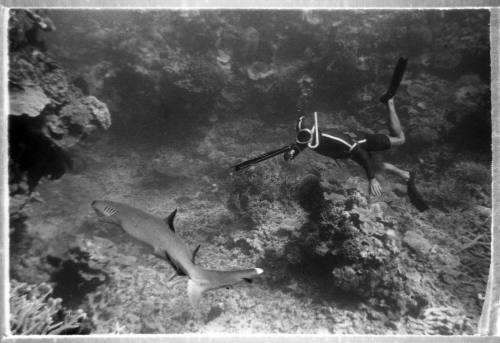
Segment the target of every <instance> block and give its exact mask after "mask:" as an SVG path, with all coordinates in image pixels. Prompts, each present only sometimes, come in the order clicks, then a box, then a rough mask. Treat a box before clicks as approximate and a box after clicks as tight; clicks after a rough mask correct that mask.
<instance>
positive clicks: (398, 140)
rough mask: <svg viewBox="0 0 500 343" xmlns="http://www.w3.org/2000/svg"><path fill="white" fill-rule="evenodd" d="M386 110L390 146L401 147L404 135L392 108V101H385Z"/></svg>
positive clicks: (394, 109)
mask: <svg viewBox="0 0 500 343" xmlns="http://www.w3.org/2000/svg"><path fill="white" fill-rule="evenodd" d="M387 109H388V110H389V123H388V124H389V133H390V135H389V140H390V141H391V146H395V145H402V144H404V142H405V134H404V132H403V129H402V128H401V123H400V122H399V118H398V114H397V113H396V108H395V107H394V99H393V98H391V99H389V100H387Z"/></svg>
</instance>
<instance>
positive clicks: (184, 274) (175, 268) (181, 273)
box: [165, 252, 186, 281]
mask: <svg viewBox="0 0 500 343" xmlns="http://www.w3.org/2000/svg"><path fill="white" fill-rule="evenodd" d="M165 258H166V260H167V262H168V263H169V264H170V265H171V266H172V268H174V270H175V274H174V275H179V276H186V273H185V272H184V270H182V268H180V267H179V266H178V265H177V264H176V263H175V262H174V261H172V259H171V258H170V256H168V254H167V252H165ZM171 279H173V277H170V279H169V281H170V280H171Z"/></svg>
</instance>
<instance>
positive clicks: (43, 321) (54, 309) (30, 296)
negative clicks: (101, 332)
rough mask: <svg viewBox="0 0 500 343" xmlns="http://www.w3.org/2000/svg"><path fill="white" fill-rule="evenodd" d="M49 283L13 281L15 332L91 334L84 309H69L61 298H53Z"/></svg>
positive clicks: (13, 321)
mask: <svg viewBox="0 0 500 343" xmlns="http://www.w3.org/2000/svg"><path fill="white" fill-rule="evenodd" d="M52 291H53V289H52V287H51V286H50V285H49V284H46V283H42V284H40V285H37V286H33V285H29V284H27V283H25V282H18V281H16V280H15V279H11V280H10V330H11V332H12V334H14V335H68V334H85V333H87V334H88V333H89V330H88V327H86V325H87V324H86V314H85V312H83V311H82V310H77V311H74V312H72V311H67V310H66V309H65V308H64V307H63V306H62V304H61V302H62V299H61V298H53V297H51V296H50V295H51V293H52Z"/></svg>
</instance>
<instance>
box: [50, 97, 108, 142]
mask: <svg viewBox="0 0 500 343" xmlns="http://www.w3.org/2000/svg"><path fill="white" fill-rule="evenodd" d="M45 124H46V128H45V133H46V135H47V136H48V137H50V138H52V139H53V140H54V141H55V142H56V143H57V144H58V145H60V146H62V147H66V148H69V147H71V146H73V145H75V144H77V143H78V142H79V141H80V140H81V139H82V138H84V137H86V136H88V135H90V134H91V133H92V132H94V131H95V130H97V129H108V128H109V127H110V126H111V116H110V113H109V110H108V108H107V106H106V104H104V103H103V102H101V101H99V100H98V99H97V98H95V97H93V96H88V97H84V98H80V99H78V100H77V101H75V102H73V103H71V104H68V105H66V106H64V107H63V108H62V109H61V111H60V113H59V115H55V114H52V115H47V116H46V117H45Z"/></svg>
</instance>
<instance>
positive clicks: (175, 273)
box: [167, 271, 179, 282]
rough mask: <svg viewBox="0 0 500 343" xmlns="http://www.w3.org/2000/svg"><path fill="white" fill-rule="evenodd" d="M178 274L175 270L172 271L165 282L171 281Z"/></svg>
mask: <svg viewBox="0 0 500 343" xmlns="http://www.w3.org/2000/svg"><path fill="white" fill-rule="evenodd" d="M178 275H179V274H177V271H175V272H173V273H172V275H170V276H169V278H168V281H167V282H170V281H172V280H173V279H174V278H175V277H176V276H178Z"/></svg>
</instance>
